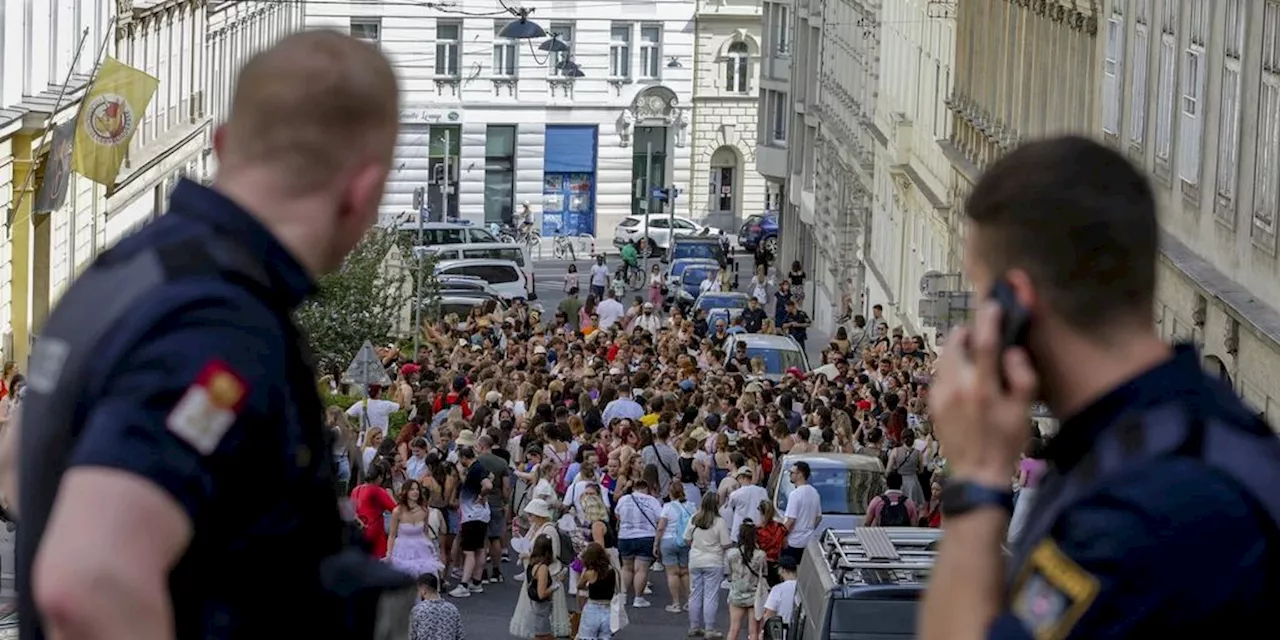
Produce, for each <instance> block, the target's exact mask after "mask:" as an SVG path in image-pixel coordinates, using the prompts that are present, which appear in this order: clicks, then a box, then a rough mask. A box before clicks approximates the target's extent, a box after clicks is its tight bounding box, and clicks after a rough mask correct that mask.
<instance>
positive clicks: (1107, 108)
mask: <svg viewBox="0 0 1280 640" xmlns="http://www.w3.org/2000/svg"><path fill="white" fill-rule="evenodd" d="M1122 12H1123V7H1122V5H1121V4H1120V3H1118V2H1117V3H1116V4H1114V5H1113V6H1112V8H1111V18H1110V19H1108V20H1107V53H1106V56H1105V58H1104V59H1103V61H1102V130H1103V131H1105V132H1107V133H1109V134H1111V135H1116V134H1118V133H1120V112H1121V108H1120V104H1121V100H1120V74H1121V73H1122V71H1123V67H1124V14H1123V13H1122Z"/></svg>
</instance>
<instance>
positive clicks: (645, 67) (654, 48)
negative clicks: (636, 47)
mask: <svg viewBox="0 0 1280 640" xmlns="http://www.w3.org/2000/svg"><path fill="white" fill-rule="evenodd" d="M661 70H662V27H659V26H658V25H643V26H641V27H640V77H641V78H644V79H646V80H656V79H658V76H659V74H660V73H661Z"/></svg>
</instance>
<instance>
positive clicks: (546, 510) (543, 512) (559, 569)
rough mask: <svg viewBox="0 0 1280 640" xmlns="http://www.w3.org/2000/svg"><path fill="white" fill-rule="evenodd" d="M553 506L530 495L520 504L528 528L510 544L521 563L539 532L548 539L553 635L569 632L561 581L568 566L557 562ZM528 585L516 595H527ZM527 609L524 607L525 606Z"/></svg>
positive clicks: (556, 531)
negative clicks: (528, 498) (525, 502)
mask: <svg viewBox="0 0 1280 640" xmlns="http://www.w3.org/2000/svg"><path fill="white" fill-rule="evenodd" d="M555 513H556V510H555V508H554V507H552V506H551V504H550V503H549V502H547V501H546V500H543V499H542V498H534V499H532V500H530V501H529V504H526V505H525V506H524V515H525V516H526V517H527V518H528V519H529V532H528V533H526V534H525V535H524V537H523V538H521V539H519V540H513V541H512V545H511V546H512V548H513V549H514V550H515V551H516V552H517V553H519V554H520V564H521V566H527V565H528V562H529V552H530V551H531V550H533V543H534V541H535V540H537V539H538V538H539V537H540V536H545V537H547V538H549V539H550V540H551V551H552V553H551V558H552V560H551V565H550V566H549V567H548V569H549V571H550V572H551V588H552V590H553V591H554V592H555V593H554V594H553V595H552V596H551V602H552V606H551V628H552V630H553V631H554V632H555V634H556V637H563V636H568V635H569V609H568V604H567V601H566V599H565V593H564V589H562V588H561V587H562V583H563V581H564V578H565V576H566V575H567V574H568V571H569V568H568V567H566V566H564V565H563V564H562V563H561V562H560V544H561V538H560V530H559V529H557V528H556V523H555V521H554V520H553V518H555ZM528 593H529V591H528V589H521V590H520V599H521V600H525V599H526V598H528ZM521 608H522V607H521V605H519V604H518V605H517V606H516V609H517V610H519V609H521ZM525 608H526V609H527V607H525Z"/></svg>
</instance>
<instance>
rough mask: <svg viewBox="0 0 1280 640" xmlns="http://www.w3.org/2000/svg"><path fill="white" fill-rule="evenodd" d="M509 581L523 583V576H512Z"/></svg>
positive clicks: (519, 574) (518, 574)
mask: <svg viewBox="0 0 1280 640" xmlns="http://www.w3.org/2000/svg"><path fill="white" fill-rule="evenodd" d="M511 579H512V580H515V581H516V582H524V574H523V573H517V574H516V575H514V576H512V577H511Z"/></svg>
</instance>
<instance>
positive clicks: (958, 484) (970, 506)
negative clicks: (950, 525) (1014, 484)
mask: <svg viewBox="0 0 1280 640" xmlns="http://www.w3.org/2000/svg"><path fill="white" fill-rule="evenodd" d="M984 507H997V508H999V509H1003V510H1004V511H1006V512H1008V513H1010V514H1012V513H1013V491H1011V490H1009V489H993V488H991V487H990V486H987V485H982V484H978V483H976V482H970V481H967V480H954V481H951V482H948V483H946V484H945V485H944V486H943V487H942V515H943V516H944V517H945V516H958V515H960V514H963V513H968V512H970V511H974V510H976V509H981V508H984Z"/></svg>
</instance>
